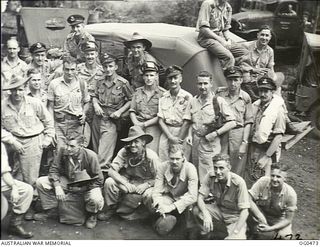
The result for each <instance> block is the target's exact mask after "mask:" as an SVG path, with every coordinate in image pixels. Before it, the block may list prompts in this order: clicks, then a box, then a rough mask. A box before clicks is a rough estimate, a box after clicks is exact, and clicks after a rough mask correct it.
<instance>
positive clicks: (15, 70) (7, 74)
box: [1, 37, 28, 83]
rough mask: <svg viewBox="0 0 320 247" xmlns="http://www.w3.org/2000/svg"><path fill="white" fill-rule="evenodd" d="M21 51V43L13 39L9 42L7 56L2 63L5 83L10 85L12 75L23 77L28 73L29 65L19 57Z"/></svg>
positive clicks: (2, 74)
mask: <svg viewBox="0 0 320 247" xmlns="http://www.w3.org/2000/svg"><path fill="white" fill-rule="evenodd" d="M19 51H20V47H19V43H18V41H17V40H16V39H15V38H13V37H12V38H11V39H9V40H8V41H7V56H6V57H4V58H3V60H2V61H1V77H4V78H3V79H2V80H3V81H4V83H8V82H9V81H10V79H11V77H12V75H15V76H21V77H23V76H25V74H26V72H27V67H28V66H27V64H26V63H25V62H24V61H22V60H21V59H20V58H19V57H18V53H19Z"/></svg>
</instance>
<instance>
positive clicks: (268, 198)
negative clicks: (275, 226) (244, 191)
mask: <svg viewBox="0 0 320 247" xmlns="http://www.w3.org/2000/svg"><path fill="white" fill-rule="evenodd" d="M270 183H271V178H270V177H267V176H266V177H262V178H260V179H259V180H258V181H257V182H255V183H254V184H253V185H252V188H251V189H250V190H249V194H250V195H251V196H252V198H253V200H254V201H255V203H256V204H257V206H259V208H260V209H261V210H262V212H263V213H264V214H265V216H270V217H279V218H281V217H285V215H286V213H287V212H294V211H296V210H297V194H296V192H295V191H294V189H293V188H292V187H291V186H290V185H288V184H287V183H283V187H282V189H281V191H280V193H279V195H278V196H272V192H271V185H270Z"/></svg>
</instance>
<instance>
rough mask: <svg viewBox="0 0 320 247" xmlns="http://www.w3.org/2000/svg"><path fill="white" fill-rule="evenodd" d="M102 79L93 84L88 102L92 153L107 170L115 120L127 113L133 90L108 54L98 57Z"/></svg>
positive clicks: (111, 149)
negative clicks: (94, 86) (89, 105)
mask: <svg viewBox="0 0 320 247" xmlns="http://www.w3.org/2000/svg"><path fill="white" fill-rule="evenodd" d="M101 64H102V66H103V70H104V75H105V77H104V78H102V79H100V80H99V81H97V85H96V90H95V94H94V97H93V99H92V103H93V108H94V111H95V114H94V116H93V123H92V134H93V135H92V136H93V150H94V151H95V152H97V153H98V156H99V163H100V166H101V167H108V166H109V164H110V162H111V160H112V157H113V153H114V150H115V147H116V142H117V137H118V131H119V129H118V127H119V125H117V124H118V122H117V121H119V119H120V118H121V117H122V116H123V115H124V114H125V113H126V112H127V111H128V110H129V108H130V101H131V98H132V93H133V90H132V88H131V86H130V85H129V83H128V81H127V80H126V79H124V78H122V77H121V76H119V75H118V74H117V72H116V71H117V69H118V65H117V61H116V58H115V57H114V56H112V55H109V54H107V53H105V54H104V55H103V56H102V59H101Z"/></svg>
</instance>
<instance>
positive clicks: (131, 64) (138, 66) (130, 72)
mask: <svg viewBox="0 0 320 247" xmlns="http://www.w3.org/2000/svg"><path fill="white" fill-rule="evenodd" d="M135 59H136V58H135V57H133V56H132V53H129V55H128V57H127V60H126V67H125V69H124V75H127V76H128V77H129V78H130V84H131V86H132V87H133V88H134V89H137V88H139V87H142V86H144V80H143V77H142V76H143V72H142V66H143V64H144V63H145V62H154V63H156V64H157V65H158V66H159V67H160V63H158V61H157V60H156V59H155V58H154V57H153V56H152V55H150V54H149V53H148V52H147V51H144V52H143V54H142V56H141V57H140V58H139V60H135ZM126 78H127V77H126Z"/></svg>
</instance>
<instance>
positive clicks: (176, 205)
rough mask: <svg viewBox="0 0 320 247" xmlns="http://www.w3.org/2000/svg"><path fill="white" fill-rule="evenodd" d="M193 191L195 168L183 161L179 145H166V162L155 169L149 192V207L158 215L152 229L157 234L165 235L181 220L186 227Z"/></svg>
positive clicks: (196, 178)
mask: <svg viewBox="0 0 320 247" xmlns="http://www.w3.org/2000/svg"><path fill="white" fill-rule="evenodd" d="M197 190H198V176H197V170H196V168H195V167H194V165H193V164H191V163H189V162H188V161H187V160H186V158H185V155H184V151H183V146H182V145H181V144H170V146H169V158H168V160H167V161H166V162H164V163H162V165H161V167H160V168H159V170H158V172H157V176H156V180H155V185H154V189H153V192H152V199H153V207H154V208H155V209H156V212H157V213H159V214H160V217H159V218H158V220H157V221H156V222H155V225H154V227H155V230H156V231H157V233H159V234H160V235H166V234H168V233H169V232H170V231H171V230H172V229H173V227H174V226H175V225H176V222H177V217H179V218H181V217H182V216H184V217H186V223H187V228H188V227H189V219H190V218H189V216H190V214H189V212H188V211H189V207H190V206H192V205H193V204H194V203H195V202H196V201H197V196H198V193H197Z"/></svg>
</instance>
